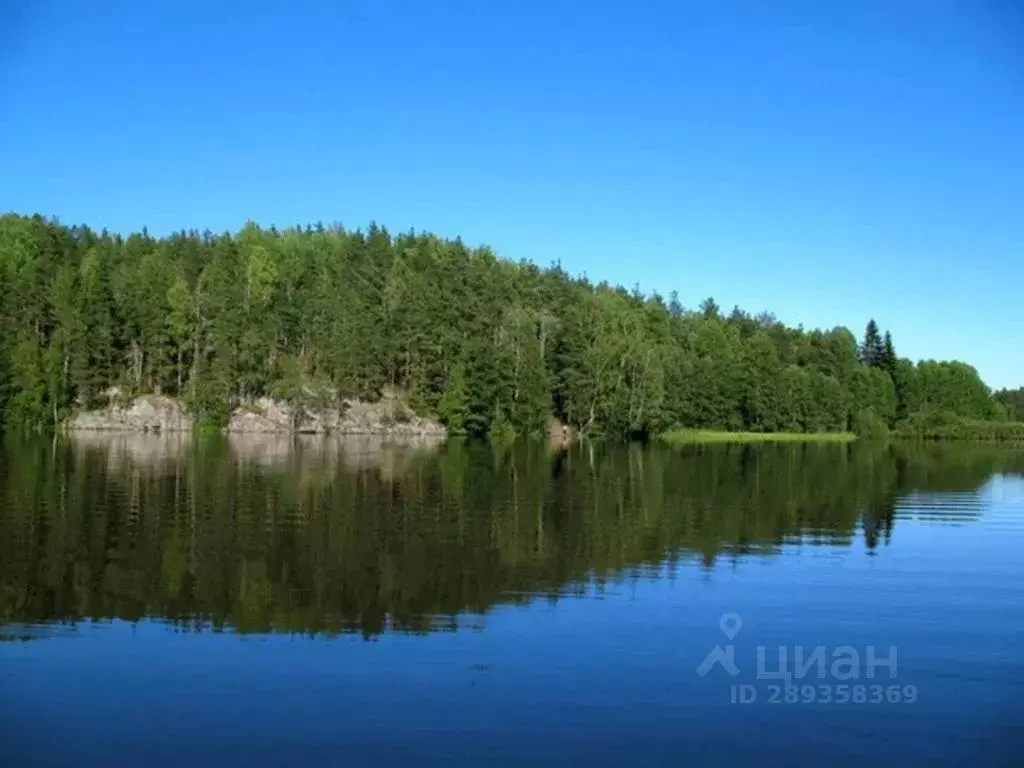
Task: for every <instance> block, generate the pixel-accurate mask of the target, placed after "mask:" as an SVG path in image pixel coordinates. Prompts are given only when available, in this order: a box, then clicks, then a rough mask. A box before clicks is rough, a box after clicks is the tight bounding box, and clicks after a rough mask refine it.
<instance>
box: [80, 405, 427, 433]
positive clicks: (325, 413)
mask: <svg viewBox="0 0 1024 768" xmlns="http://www.w3.org/2000/svg"><path fill="white" fill-rule="evenodd" d="M192 426H193V420H192V418H191V417H190V416H189V415H188V413H187V412H186V411H185V409H184V407H183V406H182V405H181V403H179V402H178V401H177V400H175V399H173V398H170V397H163V396H161V395H145V396H143V397H138V398H135V399H134V400H132V401H130V402H128V403H126V404H119V403H115V402H112V403H111V404H110V405H109V406H108V407H106V408H101V409H98V410H92V411H80V412H79V413H77V414H76V415H75V416H74V417H72V418H71V419H70V420H69V421H68V423H67V428H68V429H69V430H71V431H73V432H86V431H122V432H188V431H190V430H191V429H192ZM225 431H226V432H228V433H229V434H295V433H300V434H328V433H330V434H338V435H380V436H384V437H396V438H406V437H412V438H420V437H426V438H444V437H445V435H446V430H445V428H444V426H443V425H441V424H439V423H438V422H436V421H432V420H430V419H424V418H422V417H420V416H417V415H416V414H415V413H413V412H412V411H411V410H409V408H408V406H406V405H405V404H404V403H403V402H402V401H401V400H400V399H399V398H397V397H394V396H393V395H386V396H385V397H382V398H381V399H380V400H379V401H377V402H375V403H367V402H363V401H360V400H345V401H343V403H342V407H341V408H309V407H296V406H293V405H291V404H289V403H285V402H282V401H279V400H272V399H270V398H260V399H258V400H255V401H253V402H251V403H246V404H244V405H242V406H240V407H238V408H236V409H235V410H234V412H233V413H232V414H231V418H230V420H229V421H228V425H227V427H226V429H225Z"/></svg>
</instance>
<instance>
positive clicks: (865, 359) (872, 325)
mask: <svg viewBox="0 0 1024 768" xmlns="http://www.w3.org/2000/svg"><path fill="white" fill-rule="evenodd" d="M884 357H885V349H884V345H883V342H882V337H881V336H880V335H879V333H878V323H876V322H875V320H874V318H872V319H871V320H870V321H868V325H867V328H866V329H865V331H864V341H863V342H862V343H861V345H860V361H861V362H862V363H864V365H870V366H880V365H881V364H882V362H883V359H884Z"/></svg>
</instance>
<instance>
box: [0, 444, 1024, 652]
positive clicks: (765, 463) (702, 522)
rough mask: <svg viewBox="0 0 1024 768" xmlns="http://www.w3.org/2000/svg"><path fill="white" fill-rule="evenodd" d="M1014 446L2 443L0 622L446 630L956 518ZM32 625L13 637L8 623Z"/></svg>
mask: <svg viewBox="0 0 1024 768" xmlns="http://www.w3.org/2000/svg"><path fill="white" fill-rule="evenodd" d="M1022 472H1024V459H1022V457H1021V454H1020V453H1011V452H1007V451H1005V450H987V449H984V448H977V447H975V448H972V449H970V450H965V449H962V448H958V447H955V446H936V445H930V446H913V445H900V444H897V445H893V446H889V447H885V448H872V447H870V446H865V445H853V446H835V445H806V446H800V445H774V446H770V445H769V446H750V445H747V446H727V445H717V446H706V447H700V446H690V447H687V448H685V449H682V450H667V449H661V448H642V447H640V446H632V447H629V448H621V447H615V446H610V445H600V444H593V445H584V446H574V447H572V448H571V449H570V450H568V451H565V452H551V451H550V450H549V449H548V448H547V447H546V446H544V445H518V446H516V447H514V448H508V449H504V450H493V449H492V448H490V447H489V446H486V445H482V444H465V443H461V442H450V443H449V444H447V445H444V446H440V445H438V444H436V443H434V444H427V443H415V444H394V443H387V442H384V441H380V440H374V439H372V438H359V439H356V440H355V441H352V440H344V441H340V440H333V441H332V440H324V439H322V438H305V439H298V440H294V439H291V438H288V439H280V438H273V437H271V438H264V439H261V438H258V437H256V438H249V439H246V440H244V441H236V440H224V439H197V440H191V439H183V438H179V437H175V436H166V437H157V436H145V435H115V436H103V437H98V436H93V437H91V438H85V439H75V440H71V441H64V440H58V441H56V442H50V441H39V442H27V443H26V442H21V443H12V442H11V441H8V442H7V444H6V446H5V448H4V453H3V463H2V468H0V480H2V490H0V623H3V624H9V625H13V626H11V627H10V631H5V632H4V635H5V638H6V639H11V638H12V637H13V638H20V637H24V636H33V635H34V633H35V631H36V630H33V628H32V626H31V625H34V624H39V623H54V622H56V623H63V624H66V625H67V624H73V623H74V622H77V621H80V620H83V619H111V618H121V619H126V620H131V621H134V620H138V619H141V618H143V617H152V618H162V619H164V620H166V621H168V622H170V623H172V624H173V625H175V626H177V627H180V628H181V629H183V630H187V631H191V630H198V629H204V628H213V629H223V628H233V629H234V630H237V631H239V632H268V631H280V632H297V633H329V634H330V633H340V632H349V631H357V632H361V633H363V634H364V635H366V636H368V637H372V636H375V635H377V634H379V633H381V632H383V631H385V630H388V629H391V630H400V631H410V632H426V631H433V630H443V629H454V628H456V627H458V626H460V625H464V624H465V623H466V622H467V621H468V622H470V623H472V622H474V621H476V619H473V618H472V617H473V616H474V615H479V614H483V613H485V612H486V611H487V610H488V609H489V608H490V607H491V606H494V605H495V604H498V603H503V602H522V601H527V600H530V599H534V598H536V597H537V596H546V597H548V598H549V599H557V597H558V596H559V595H562V594H565V593H574V592H578V591H580V590H582V589H586V588H587V585H588V584H596V585H597V587H598V589H600V588H601V587H602V585H605V584H607V583H608V581H609V580H611V579H614V578H618V577H622V576H624V575H625V576H626V577H636V576H642V575H644V574H645V573H646V574H648V575H649V574H651V573H654V572H664V571H665V570H666V569H668V570H672V569H676V568H678V567H679V566H680V564H683V563H689V562H695V563H698V564H700V565H701V566H703V567H704V568H712V567H714V566H715V565H716V563H719V562H721V561H722V560H723V559H724V560H726V561H740V560H743V559H744V558H750V557H758V558H760V557H772V556H774V555H775V554H777V553H778V552H780V551H781V550H782V549H783V548H785V547H816V546H822V545H828V546H833V547H835V546H839V547H848V546H861V542H863V546H864V548H865V549H866V551H867V552H868V553H871V552H872V551H875V550H876V549H878V548H880V547H885V546H886V545H887V543H889V542H890V541H891V540H892V539H893V537H894V536H896V535H898V526H899V524H900V521H901V519H903V518H907V517H912V518H915V519H927V520H928V521H932V522H940V523H946V524H948V523H955V524H960V525H965V524H970V523H971V522H972V521H974V520H976V519H977V518H978V517H979V516H980V515H982V514H984V513H985V508H986V506H985V504H986V503H985V498H984V496H983V495H982V494H980V492H979V489H981V488H982V487H983V486H984V484H985V483H986V481H987V480H988V479H989V478H991V477H992V476H993V475H994V474H996V473H1018V474H1019V473H1022ZM26 627H27V628H26Z"/></svg>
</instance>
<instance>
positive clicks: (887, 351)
mask: <svg viewBox="0 0 1024 768" xmlns="http://www.w3.org/2000/svg"><path fill="white" fill-rule="evenodd" d="M896 360H897V357H896V349H895V348H894V347H893V345H892V334H890V333H889V332H888V331H886V332H885V339H884V341H883V342H882V354H881V361H880V364H879V367H880V368H881V369H882V370H883V371H885V372H886V373H888V374H889V375H890V376H892V377H893V379H894V380H895V377H896Z"/></svg>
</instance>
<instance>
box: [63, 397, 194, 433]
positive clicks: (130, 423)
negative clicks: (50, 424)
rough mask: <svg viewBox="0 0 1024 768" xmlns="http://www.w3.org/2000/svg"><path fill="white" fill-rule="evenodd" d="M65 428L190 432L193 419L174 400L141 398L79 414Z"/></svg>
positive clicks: (167, 398)
mask: <svg viewBox="0 0 1024 768" xmlns="http://www.w3.org/2000/svg"><path fill="white" fill-rule="evenodd" d="M67 427H68V429H70V430H72V431H75V432H84V431H120V432H189V431H190V430H191V429H192V417H191V416H189V415H188V413H186V411H185V409H184V408H183V407H182V405H181V403H179V402H178V401H177V400H175V399H173V398H170V397H163V396H162V395H143V396H142V397H137V398H135V399H134V400H132V401H131V402H129V403H116V402H113V403H111V404H110V405H109V406H107V407H106V408H101V409H99V410H95V411H80V412H79V413H77V414H75V415H74V416H73V417H72V418H71V420H70V421H69V422H68V424H67Z"/></svg>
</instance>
